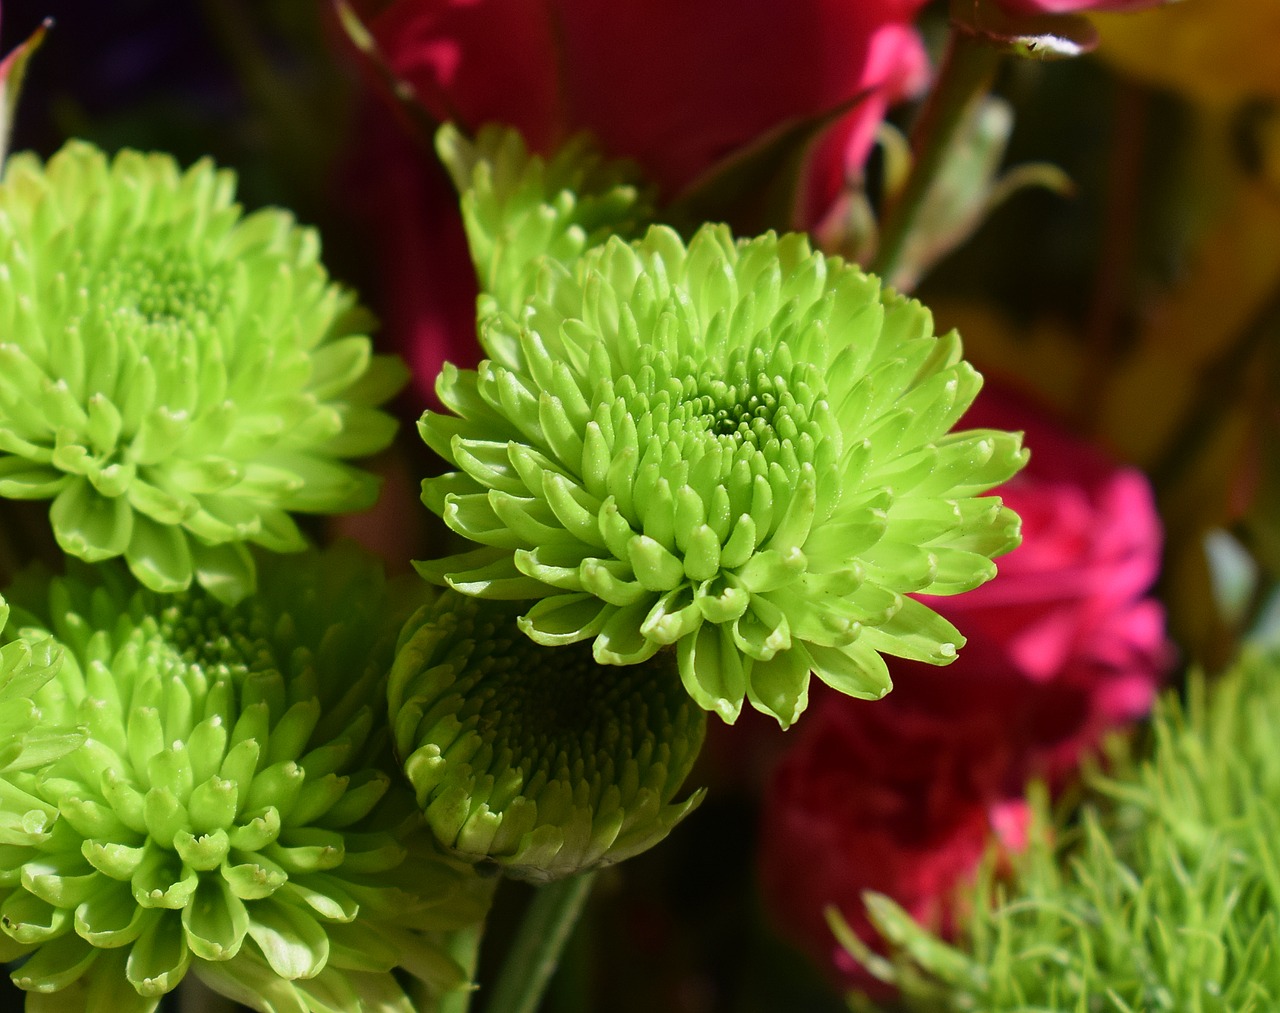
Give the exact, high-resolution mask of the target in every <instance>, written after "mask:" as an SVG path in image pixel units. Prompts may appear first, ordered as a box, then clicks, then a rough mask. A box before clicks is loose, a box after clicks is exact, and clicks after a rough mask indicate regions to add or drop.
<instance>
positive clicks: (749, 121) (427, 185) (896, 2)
mask: <svg viewBox="0 0 1280 1013" xmlns="http://www.w3.org/2000/svg"><path fill="white" fill-rule="evenodd" d="M923 3H924V0H792V2H789V3H784V4H780V3H778V2H777V0H738V2H734V3H728V2H723V0H721V2H703V3H690V2H688V0H645V2H643V3H640V2H636V0H618V2H612V3H602V2H599V0H538V2H531V0H395V2H393V3H392V4H391V6H390V7H389V8H388V9H387V10H386V11H385V12H384V13H383V14H381V15H380V16H379V17H378V18H376V19H375V20H374V22H373V24H372V26H371V27H372V30H373V32H374V35H375V36H376V38H377V40H378V43H379V45H380V47H381V49H382V51H383V53H384V54H386V56H387V59H388V61H389V62H390V64H391V66H392V67H393V69H394V70H395V72H396V73H397V74H398V75H399V76H400V77H401V78H403V79H404V80H405V81H407V82H408V83H409V84H411V85H412V86H413V88H414V90H415V91H416V93H417V95H418V96H419V98H420V99H421V101H422V102H423V103H424V104H425V105H426V107H427V108H428V110H429V111H430V112H431V113H432V114H433V115H435V116H436V117H437V118H439V119H453V120H456V121H459V122H460V123H462V124H463V125H464V126H466V127H471V128H474V127H476V126H478V125H480V124H481V123H484V122H487V121H500V122H504V123H508V124H510V125H512V126H515V127H517V128H518V129H519V130H520V131H521V132H522V133H523V134H524V135H525V137H526V139H527V140H528V141H529V143H530V144H531V146H532V147H534V148H535V149H538V150H542V151H547V150H549V149H551V148H553V147H555V146H556V145H557V144H559V143H560V142H562V141H563V140H565V139H566V138H567V137H568V136H570V135H571V134H573V133H575V132H577V131H580V130H583V129H585V130H589V131H591V132H592V133H593V134H594V135H595V136H596V137H597V138H598V140H599V141H600V143H601V145H602V146H603V148H604V150H605V151H606V152H607V153H608V154H610V155H613V156H618V157H629V158H632V159H635V160H636V161H638V162H639V163H640V165H641V166H642V167H643V169H644V170H645V172H646V174H647V175H648V176H649V177H650V178H651V179H652V180H653V181H654V182H656V183H657V184H658V185H659V187H660V188H661V190H662V192H663V194H664V195H665V196H667V197H670V196H673V195H674V194H675V193H677V192H678V191H679V190H680V189H681V188H683V187H684V186H686V185H687V184H689V183H690V182H691V181H692V180H693V179H695V178H696V177H697V176H698V175H699V174H700V173H702V172H703V171H704V170H706V169H708V168H709V167H710V166H711V165H713V164H714V163H715V162H716V161H717V160H719V159H720V158H722V157H723V156H725V155H727V154H729V153H731V152H733V151H735V150H737V149H739V148H741V147H743V146H744V145H747V144H749V143H750V142H752V141H753V140H755V139H756V138H758V137H759V136H760V135H761V134H763V133H765V132H766V131H768V130H769V129H770V128H772V127H774V126H777V125H778V124H780V123H783V122H785V121H787V120H791V119H794V118H799V117H805V116H810V115H815V114H818V113H821V112H824V111H826V110H829V109H832V108H834V107H836V106H838V105H839V104H840V103H841V102H843V101H845V100H847V99H850V98H852V97H854V96H856V95H858V94H859V93H861V92H863V91H864V90H866V89H871V94H870V96H869V97H868V98H867V100H866V101H864V102H862V103H861V104H860V105H858V106H857V107H856V108H855V109H854V110H853V111H852V112H850V113H849V114H848V115H846V116H845V117H843V118H842V119H841V121H840V122H839V123H838V124H836V125H835V127H834V128H833V129H832V130H831V131H830V133H829V135H828V136H827V137H826V138H825V139H824V141H823V143H822V145H821V147H820V149H819V151H818V152H817V154H816V156H815V158H814V160H813V163H812V170H811V173H810V178H809V186H808V189H807V200H806V211H805V220H804V221H802V222H799V223H797V224H800V225H810V224H812V223H814V222H815V221H817V219H818V217H819V216H820V215H821V214H822V212H823V211H825V210H826V209H827V208H828V207H829V206H830V205H831V203H832V202H833V201H834V200H835V198H836V196H837V194H838V192H839V190H840V187H841V185H842V183H843V180H844V177H845V174H846V171H847V169H848V168H849V167H851V166H852V167H860V166H861V164H862V162H863V160H864V159H865V157H866V154H867V152H868V150H869V148H870V146H871V143H872V140H873V137H874V132H875V128H876V125H877V124H878V123H879V121H880V119H881V118H882V116H883V114H884V108H885V104H886V103H887V102H888V101H889V100H890V99H892V98H894V97H897V96H899V95H901V94H902V93H903V92H904V91H905V90H907V89H908V88H910V87H913V86H915V85H916V84H918V83H919V82H920V80H921V78H922V76H923V71H924V56H923V51H922V48H921V45H920V41H919V39H918V37H917V35H916V33H915V31H914V29H913V28H912V27H911V20H912V18H913V17H914V16H915V14H916V12H917V11H918V10H919V8H920V7H921V6H923ZM366 163H367V164H366V167H367V172H366V176H365V180H364V181H363V183H362V186H363V187H364V188H366V190H367V191H368V192H369V193H370V194H371V195H372V196H373V197H374V198H376V199H378V206H379V207H380V208H381V209H382V212H383V213H382V214H381V216H380V217H381V219H382V226H383V229H384V230H385V233H386V236H385V238H384V239H383V240H382V243H381V244H380V245H381V246H382V248H383V249H385V250H387V251H388V253H389V255H388V256H387V258H386V262H385V269H384V273H386V274H388V275H389V278H390V282H391V286H392V287H391V290H390V291H389V292H388V293H387V297H388V317H389V319H388V321H387V323H388V327H389V329H390V330H391V332H392V334H393V337H394V338H395V339H396V340H397V341H398V343H399V344H400V345H401V347H402V348H404V349H406V350H407V351H408V354H409V357H410V359H411V365H412V366H413V368H414V372H415V375H416V376H417V377H418V380H419V383H420V384H422V385H424V386H426V387H429V386H430V385H431V383H432V382H433V381H434V378H435V374H436V372H437V371H438V368H439V365H440V363H441V362H442V361H443V360H445V359H446V358H447V359H451V360H453V361H460V360H461V361H467V360H473V359H474V355H475V351H474V344H475V342H474V324H473V321H472V320H471V302H470V297H471V296H473V295H474V282H473V281H470V282H468V280H467V279H468V278H469V271H470V268H469V262H468V260H467V257H466V253H465V247H463V246H462V245H461V243H460V238H459V237H460V235H461V233H460V232H459V230H458V228H457V226H456V224H455V222H454V219H455V217H456V211H455V210H454V205H455V203H456V198H455V196H454V195H453V194H452V192H451V191H450V190H449V188H448V187H447V185H446V184H445V183H444V181H443V178H442V177H441V176H440V175H439V173H434V174H430V178H428V175H429V174H428V172H427V170H426V168H425V166H424V165H423V164H422V163H421V162H412V163H408V164H407V153H406V151H404V150H396V151H394V152H391V153H386V152H383V153H382V154H381V155H378V156H376V157H369V158H367V160H366ZM406 172H407V173H408V174H409V177H411V178H412V179H416V180H417V183H418V190H417V192H416V193H415V192H411V189H412V188H411V187H407V184H408V182H409V180H407V179H406V178H405V173H406ZM406 234H407V235H406ZM464 272H465V273H464ZM463 307H465V310H466V311H465V313H464V312H463V309H462V308H463Z"/></svg>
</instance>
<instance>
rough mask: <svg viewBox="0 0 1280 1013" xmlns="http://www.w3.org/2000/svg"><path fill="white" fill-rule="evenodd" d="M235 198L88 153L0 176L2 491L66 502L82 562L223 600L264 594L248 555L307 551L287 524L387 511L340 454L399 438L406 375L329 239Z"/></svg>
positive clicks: (216, 183)
mask: <svg viewBox="0 0 1280 1013" xmlns="http://www.w3.org/2000/svg"><path fill="white" fill-rule="evenodd" d="M234 189H235V180H234V177H233V176H232V174H231V173H229V172H226V171H218V170H215V169H214V167H213V166H212V165H211V164H210V163H208V162H207V161H204V162H200V163H197V164H196V165H195V166H194V167H192V168H191V169H189V170H187V171H185V172H184V171H181V170H180V169H179V168H178V166H177V164H176V163H175V162H174V160H173V159H172V158H171V157H169V156H167V155H160V154H152V155H144V154H141V153H139V152H136V151H125V152H122V153H120V154H119V155H117V156H116V157H115V158H113V159H108V158H107V157H106V156H104V155H103V154H102V153H101V152H100V151H98V150H97V149H95V148H93V147H91V146H90V145H87V144H84V143H80V142H72V143H70V144H68V145H67V146H66V147H64V148H63V149H62V150H61V151H60V152H59V153H58V154H56V155H54V156H53V158H52V159H50V160H49V162H48V164H47V165H42V164H41V163H40V161H39V160H38V159H36V158H34V157H33V156H30V155H16V156H14V157H13V158H11V159H10V160H9V162H8V164H7V166H6V172H5V179H4V182H3V184H0V335H2V336H3V338H2V340H0V496H7V497H11V498H15V499H52V501H53V502H52V506H51V508H50V520H51V521H52V524H53V532H54V534H55V536H56V537H57V540H58V544H59V545H60V546H61V547H62V549H63V550H64V551H65V552H67V553H69V554H70V555H73V556H78V557H80V558H81V559H86V560H90V561H95V560H102V559H109V558H112V557H116V556H123V557H124V559H125V561H126V562H127V563H128V565H129V568H130V569H131V570H132V571H133V573H134V575H135V576H136V577H137V578H138V579H139V580H141V581H142V582H143V583H144V584H145V585H147V586H148V587H150V588H152V589H153V590H157V591H179V590H182V589H184V588H186V587H188V586H189V585H190V583H191V581H192V580H193V579H195V580H197V581H198V582H199V583H200V584H202V585H203V586H204V587H205V588H207V589H208V590H209V591H210V592H211V593H212V594H214V595H215V596H216V597H218V598H220V599H222V600H225V601H235V600H237V599H239V598H241V597H243V596H244V595H245V594H247V593H248V592H250V591H251V590H252V589H253V586H254V580H255V574H254V566H253V559H252V556H251V555H250V553H249V552H248V549H247V544H248V543H256V544H258V545H262V546H264V547H266V548H268V549H271V550H273V551H278V552H289V551H296V550H299V549H301V548H303V547H304V545H305V541H304V539H303V536H302V534H301V533H300V532H299V530H298V528H297V526H296V525H295V523H294V521H293V519H292V518H291V517H290V512H291V511H300V512H307V513H316V512H318V513H333V512H339V511H344V510H355V509H360V508H362V507H364V506H366V505H368V504H369V503H371V502H372V500H373V497H374V495H375V494H376V482H375V479H374V478H373V476H371V475H369V474H367V473H365V472H363V471H359V470H357V469H354V468H352V467H350V466H349V465H347V464H345V463H343V461H342V459H343V458H347V457H354V456H360V455H364V454H368V453H371V452H373V451H376V450H379V449H381V448H382V447H384V446H386V444H387V443H388V442H390V440H391V437H392V435H393V432H394V429H395V423H394V421H393V420H392V418H391V417H390V416H388V415H386V414H384V413H383V412H381V411H379V410H377V405H378V404H380V403H381V402H382V401H384V400H385V399H386V398H387V397H389V396H390V395H391V394H393V393H394V392H395V390H396V389H397V388H398V387H399V386H400V385H401V383H402V382H403V380H404V377H405V372H404V369H403V366H402V365H401V364H400V363H399V362H398V361H397V360H395V359H392V358H390V357H384V356H375V355H373V354H372V351H371V345H370V342H369V339H368V337H366V336H365V335H364V334H363V333H362V331H363V330H365V329H367V328H368V326H369V325H370V323H371V320H370V318H369V317H368V315H367V314H365V313H364V312H363V311H362V310H360V309H359V307H358V306H357V305H356V303H355V299H354V297H353V295H352V294H351V293H350V292H348V291H346V290H344V289H342V288H340V287H339V286H337V285H336V284H334V283H333V282H332V281H331V280H330V279H329V276H328V274H327V273H326V271H325V269H324V267H323V265H322V264H321V263H320V260H319V244H318V242H317V239H316V235H315V233H314V232H312V231H310V230H307V229H302V228H299V227H297V226H296V225H295V224H294V222H293V219H292V218H291V217H290V216H289V215H288V214H287V213H286V212H284V211H281V210H278V209H267V210H263V211H258V212H256V213H254V214H251V215H247V216H246V215H243V214H242V213H241V209H240V207H239V206H238V205H236V204H235V203H234Z"/></svg>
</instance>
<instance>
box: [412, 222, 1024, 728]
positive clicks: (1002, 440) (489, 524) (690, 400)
mask: <svg viewBox="0 0 1280 1013" xmlns="http://www.w3.org/2000/svg"><path fill="white" fill-rule="evenodd" d="M482 339H483V341H484V345H485V349H486V351H487V352H488V354H489V358H488V359H486V360H484V361H483V362H481V363H480V365H479V367H478V368H477V369H476V370H459V369H454V368H452V367H449V366H446V367H445V369H444V371H443V372H442V374H441V376H440V379H439V382H438V384H437V390H438V392H439V395H440V399H441V401H442V402H443V404H444V405H445V406H446V407H448V408H449V409H450V410H451V411H452V413H453V414H452V415H443V414H436V413H433V412H427V413H426V414H425V415H424V416H423V417H422V420H421V422H420V424H419V429H420V431H421V434H422V436H423V438H424V439H425V440H426V442H427V443H428V444H429V445H430V446H431V447H432V448H433V449H434V450H436V451H437V452H438V453H439V454H441V455H442V456H443V457H444V458H445V459H446V460H447V461H449V462H450V463H451V464H452V465H453V466H454V467H455V469H456V470H454V471H451V472H448V473H446V474H445V475H443V476H441V477H439V478H434V479H428V480H427V481H425V482H424V483H423V500H424V502H425V503H426V504H427V505H428V506H429V507H430V508H431V509H432V510H433V511H435V512H436V513H438V514H440V516H441V517H443V518H444V520H445V522H446V523H447V524H448V525H449V527H451V528H452V529H453V530H454V531H456V532H458V533H459V534H461V535H463V536H465V537H466V538H468V539H470V540H471V541H472V542H474V543H477V545H478V547H477V548H476V549H475V550H474V551H472V552H469V553H465V554H462V555H457V556H450V557H447V558H445V559H440V560H435V561H431V562H427V563H420V564H418V565H419V569H420V570H421V572H422V573H423V575H424V576H426V577H427V578H428V579H429V580H432V581H435V582H442V583H447V584H448V585H449V586H451V587H453V588H455V589H457V590H459V591H462V592H464V593H466V594H469V595H476V596H480V597H485V598H495V599H513V600H519V599H539V600H538V601H537V602H536V604H534V605H533V606H532V607H530V608H528V609H527V610H526V611H525V612H524V614H523V616H522V617H521V619H520V625H521V629H523V630H524V632H525V633H526V634H527V635H528V636H529V637H530V638H532V639H533V640H535V641H537V642H538V643H540V644H544V645H547V646H557V645H561V644H568V643H574V642H577V641H581V640H591V641H592V642H593V650H594V653H595V658H596V660H597V661H599V662H600V663H602V664H609V665H630V664H636V663H638V662H642V661H645V660H647V659H649V658H651V657H653V656H654V655H655V654H657V653H658V652H659V651H660V650H661V649H662V648H663V647H667V646H672V647H674V648H675V651H676V655H677V658H678V664H679V670H680V676H681V679H682V680H683V682H684V685H685V688H686V689H687V690H688V692H689V694H690V695H691V696H692V697H693V699H694V700H696V701H697V703H698V704H699V705H700V706H701V707H703V708H705V709H707V710H712V711H715V712H716V713H717V714H719V715H720V716H721V717H722V718H724V719H725V720H726V721H733V720H735V719H736V717H737V715H738V713H739V711H740V709H741V707H742V704H743V700H744V698H745V699H746V700H749V701H750V702H751V704H752V705H753V706H754V707H756V708H757V709H758V710H761V711H764V712H766V713H769V714H772V715H773V716H774V717H776V718H777V720H778V721H779V722H780V723H781V724H782V725H783V726H786V725H789V724H790V723H791V722H792V721H794V720H795V719H796V717H797V716H798V715H799V714H800V713H801V711H802V710H803V709H804V707H805V704H806V702H807V695H808V682H809V676H810V673H811V672H812V673H814V674H816V675H817V676H818V678H820V679H821V680H822V681H823V682H826V683H827V684H829V685H831V686H833V687H834V688H836V689H837V690H840V691H841V692H844V693H847V694H850V695H852V696H860V697H868V698H876V697H879V696H882V695H883V694H884V693H886V692H888V690H889V688H890V680H889V674H888V670H887V667H886V665H885V662H884V660H883V658H882V657H881V655H882V654H890V655H896V656H900V657H905V658H911V659H913V660H917V661H926V662H931V663H934V664H946V663H948V662H950V661H952V660H953V659H954V658H955V656H956V652H957V651H958V650H959V648H960V647H961V646H962V645H963V643H964V638H963V637H962V636H961V635H960V633H959V632H958V631H957V630H956V629H955V628H954V627H953V626H952V625H951V624H950V623H949V622H947V621H946V620H944V619H942V618H941V617H940V616H939V615H937V614H936V613H935V612H933V611H932V610H931V609H929V608H928V607H926V606H925V605H923V604H921V603H920V602H919V601H917V600H915V599H914V598H910V597H907V595H908V594H909V593H911V592H921V593H927V594H955V593H958V592H961V591H964V590H967V589H970V588H973V587H976V586H977V585H979V584H981V583H983V582H984V581H986V580H987V579H989V578H990V577H992V576H994V574H995V565H994V564H993V563H992V561H991V558H992V557H993V556H997V555H999V554H1000V553H1003V552H1006V551H1008V550H1009V549H1011V548H1013V547H1014V546H1015V545H1016V544H1017V543H1018V539H1019V521H1018V518H1017V516H1016V515H1015V514H1013V513H1012V512H1011V511H1009V510H1008V509H1006V508H1004V507H1002V506H1001V504H1000V501H999V500H998V499H996V498H992V497H986V498H984V497H982V496H981V495H980V494H981V493H983V492H985V491H987V490H989V489H990V488H992V487H993V486H996V485H998V484H1000V483H1001V482H1003V481H1005V480H1006V479H1008V478H1009V477H1010V476H1011V475H1012V474H1013V473H1014V472H1016V471H1017V470H1018V469H1019V468H1020V467H1021V466H1022V465H1023V463H1024V462H1025V460H1026V456H1027V455H1026V452H1025V451H1024V450H1023V448H1022V446H1021V438H1020V436H1019V435H1017V434H1013V433H1005V432H996V431H990V430H980V431H968V432H955V433H952V432H950V429H951V427H952V426H953V425H954V424H955V422H956V421H957V420H958V419H959V418H960V416H961V415H962V414H963V412H964V410H965V409H966V408H967V407H968V406H969V404H970V403H971V402H972V400H973V398H974V396H975V395H976V394H977V392H978V389H979V387H980V386H981V377H980V376H979V375H978V373H977V372H976V371H975V370H974V369H973V368H972V367H971V366H970V365H969V364H968V363H967V362H965V361H964V360H963V359H962V358H961V348H960V341H959V338H958V336H957V335H956V334H955V333H951V334H948V335H946V336H944V337H941V338H938V337H935V336H934V334H933V321H932V317H931V316H930V314H929V312H928V311H927V310H926V309H925V308H924V307H923V306H921V305H920V304H919V303H917V302H914V301H911V300H908V299H905V298H903V297H901V296H899V295H897V294H896V293H894V292H892V291H889V290H882V289H881V287H880V284H879V282H878V281H877V280H876V279H875V278H874V277H870V276H868V275H865V274H863V273H862V272H861V271H860V270H859V269H858V268H856V267H854V266H852V265H848V264H845V263H843V262H842V261H840V260H839V259H837V258H828V257H824V256H822V255H821V254H819V253H814V252H812V251H811V250H810V248H809V245H808V241H807V240H806V238H805V237H804V236H801V235H786V236H783V237H781V238H778V237H776V236H774V235H772V234H769V235H765V236H762V237H760V238H757V239H752V240H747V241H743V242H738V243H735V242H734V241H733V239H732V237H731V235H730V234H729V232H728V230H727V229H725V228H724V227H717V226H707V227H704V228H703V229H701V230H700V231H699V232H698V233H697V235H695V236H694V238H693V239H692V240H691V241H690V243H689V244H688V245H687V246H686V245H685V244H684V242H682V241H681V239H680V238H679V236H677V235H676V234H675V233H674V232H672V231H671V230H669V229H666V228H662V227H655V228H653V229H651V230H650V231H649V232H648V234H647V235H646V236H645V237H644V239H642V240H639V241H637V242H634V243H626V242H623V241H622V240H620V239H611V240H609V241H608V242H607V243H605V244H604V245H602V246H600V247H596V248H594V249H591V250H588V251H587V252H586V253H585V254H584V255H583V256H582V258H581V259H580V260H579V261H578V262H577V263H575V264H573V265H571V266H564V265H561V264H559V263H556V262H551V261H545V262H544V263H543V265H542V267H541V270H540V274H539V277H538V282H537V287H536V291H535V293H534V294H533V295H532V296H531V297H530V298H529V299H528V300H527V301H526V302H525V304H524V306H523V308H522V309H521V310H520V311H519V312H518V313H513V314H501V315H498V316H495V317H494V318H493V319H491V320H490V321H489V322H488V324H487V325H486V326H485V328H484V329H483V332H482Z"/></svg>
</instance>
